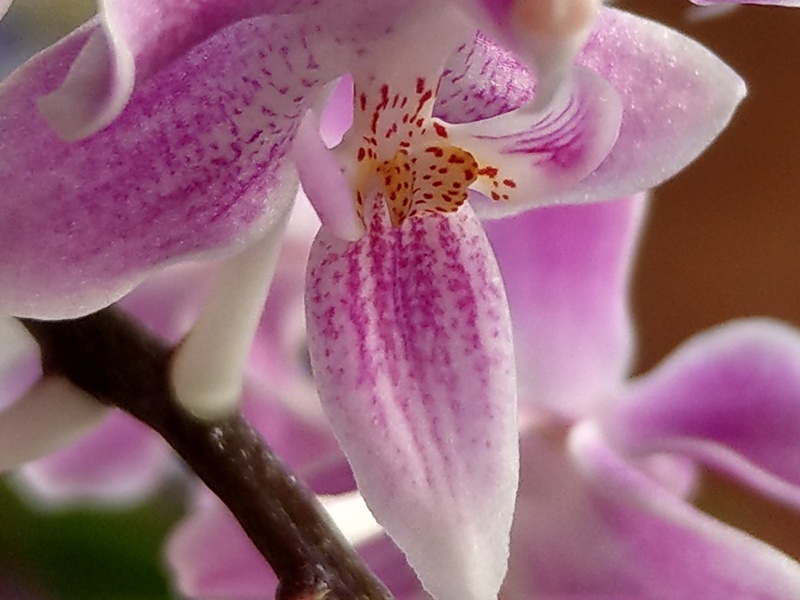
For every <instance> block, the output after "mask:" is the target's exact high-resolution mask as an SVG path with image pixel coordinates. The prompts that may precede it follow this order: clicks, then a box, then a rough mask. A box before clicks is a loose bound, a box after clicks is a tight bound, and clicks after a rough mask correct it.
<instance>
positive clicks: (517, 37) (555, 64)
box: [462, 0, 601, 108]
mask: <svg viewBox="0 0 800 600" xmlns="http://www.w3.org/2000/svg"><path fill="white" fill-rule="evenodd" d="M462 3H463V4H466V5H467V6H470V5H477V6H479V7H481V8H482V9H483V12H484V15H481V16H488V17H489V18H488V20H487V19H484V21H485V23H484V24H483V25H482V28H483V29H484V30H488V31H490V32H491V33H492V34H497V35H498V36H499V38H498V39H499V40H501V41H502V43H503V45H504V46H507V47H508V48H511V49H513V50H514V51H515V52H516V54H517V55H518V56H519V57H520V58H522V60H524V61H525V63H526V64H527V65H528V66H530V67H531V68H532V69H533V70H534V71H535V72H536V76H537V79H538V80H539V82H540V85H539V88H538V90H537V98H536V101H535V104H536V106H538V107H539V108H542V107H545V106H547V105H549V104H550V102H551V101H552V99H553V96H554V95H555V94H556V93H557V92H558V90H559V88H561V87H562V86H563V85H564V84H565V83H566V82H567V81H568V79H569V74H570V71H571V69H572V65H573V63H574V60H575V56H576V55H577V54H578V51H579V50H580V48H581V46H582V45H583V42H585V41H586V35H587V34H588V32H589V31H590V29H591V26H592V23H593V21H594V19H595V17H596V14H597V9H598V6H599V5H600V4H601V1H600V0H537V1H536V2H526V1H514V0H462Z"/></svg>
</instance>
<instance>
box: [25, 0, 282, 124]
mask: <svg viewBox="0 0 800 600" xmlns="http://www.w3.org/2000/svg"><path fill="white" fill-rule="evenodd" d="M98 4H99V13H100V23H101V25H102V27H101V28H98V29H96V30H95V31H94V33H93V34H92V36H91V38H90V39H89V41H88V42H87V44H86V45H85V46H84V47H83V49H82V50H81V52H80V54H79V55H78V56H77V57H76V59H75V61H74V62H73V64H72V66H71V67H70V70H69V73H68V75H67V78H66V80H65V81H64V83H63V84H62V85H61V87H59V88H58V90H56V91H55V92H54V93H52V94H50V95H48V96H45V97H44V98H43V99H42V101H41V104H40V107H41V109H42V111H43V112H44V114H45V115H46V116H47V118H48V120H49V121H50V123H51V125H52V126H53V127H54V128H55V129H56V130H57V131H58V132H59V134H60V135H61V136H62V137H64V138H65V139H71V140H75V139H80V138H83V137H86V136H88V135H91V134H93V133H96V132H97V131H99V130H100V129H102V128H103V127H105V126H107V125H108V124H109V123H111V121H113V120H114V119H115V118H116V117H117V116H118V115H119V114H120V112H121V111H122V110H123V108H124V107H125V105H126V104H127V102H128V100H129V99H130V97H131V94H132V93H133V90H134V86H135V85H141V84H142V83H143V82H146V81H147V80H148V79H150V78H151V77H152V76H153V75H154V74H155V73H157V72H158V71H159V70H160V69H161V68H163V67H164V66H165V65H168V64H169V63H170V62H172V61H173V60H175V59H176V58H178V57H180V56H182V55H183V54H185V53H187V52H189V51H191V50H192V49H193V48H194V47H195V46H198V45H199V44H201V43H202V42H203V41H205V40H206V39H208V38H209V37H211V36H212V35H213V34H215V33H217V32H219V31H220V30H221V29H223V28H225V27H226V26H228V25H231V24H232V23H235V22H236V21H239V20H242V19H247V18H249V17H253V16H255V15H258V14H260V13H264V12H269V8H270V7H269V4H271V3H268V2H256V1H250V2H228V1H226V0H201V1H196V2H179V1H176V0H170V1H166V2H165V1H164V0H139V1H137V2H132V3H131V2H116V1H112V0H102V1H101V2H99V3H98ZM272 4H274V3H272ZM292 4H295V3H292Z"/></svg>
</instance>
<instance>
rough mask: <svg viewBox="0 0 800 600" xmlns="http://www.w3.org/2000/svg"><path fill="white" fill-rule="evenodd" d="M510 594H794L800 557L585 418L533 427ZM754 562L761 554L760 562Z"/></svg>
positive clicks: (583, 597) (751, 598)
mask: <svg viewBox="0 0 800 600" xmlns="http://www.w3.org/2000/svg"><path fill="white" fill-rule="evenodd" d="M520 460H521V467H522V478H521V481H520V495H519V500H518V503H517V512H516V514H515V521H514V529H513V531H512V538H511V544H512V546H511V562H510V565H509V575H508V578H507V580H506V582H505V585H504V587H503V594H504V595H503V597H507V598H520V599H521V598H537V599H539V598H541V599H542V600H566V599H569V600H600V599H603V600H605V599H613V600H672V599H678V598H681V599H683V598H687V599H688V598H702V599H703V600H728V599H731V600H755V599H758V600H767V599H769V600H777V599H784V600H789V599H790V598H794V597H795V596H796V592H797V589H798V583H800V569H798V565H797V564H796V563H794V562H793V561H792V560H790V559H789V558H788V557H786V556H785V555H783V554H781V553H780V552H778V551H777V550H775V549H774V548H771V547H769V546H768V545H766V544H764V543H762V542H760V541H758V540H756V539H754V538H752V537H750V536H748V535H747V534H745V533H742V532H740V531H737V530H735V529H733V528H731V527H729V526H727V525H725V524H723V523H720V522H718V521H716V520H714V519H712V518H710V517H708V516H706V515H704V514H702V513H701V512H699V511H697V510H695V509H694V508H693V507H691V505H689V504H687V503H686V502H685V501H684V500H683V499H682V498H681V497H680V496H678V495H675V494H674V493H673V492H672V491H671V490H670V489H669V488H665V487H663V486H662V485H661V483H660V482H657V481H655V480H653V479H651V478H649V477H648V476H647V475H645V474H644V473H643V472H641V471H637V470H636V469H635V468H634V467H633V466H632V465H631V464H629V463H626V462H625V461H623V460H622V459H621V458H620V457H619V456H617V455H615V454H614V453H613V451H611V450H610V448H609V447H608V446H607V445H606V443H605V442H604V441H603V440H602V439H600V437H599V435H598V433H597V430H596V428H595V426H594V425H593V424H592V423H588V422H587V423H584V424H583V425H580V426H579V427H578V428H577V429H575V430H573V432H572V433H571V434H569V436H568V437H567V439H566V445H565V440H564V439H563V438H554V437H552V436H544V435H540V434H539V432H537V431H527V432H525V433H524V434H523V437H522V440H521V456H520ZM751 561H752V563H751Z"/></svg>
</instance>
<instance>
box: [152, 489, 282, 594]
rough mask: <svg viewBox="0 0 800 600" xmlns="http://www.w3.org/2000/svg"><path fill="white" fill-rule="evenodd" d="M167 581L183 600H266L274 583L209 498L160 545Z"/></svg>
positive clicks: (250, 547) (258, 557)
mask: <svg viewBox="0 0 800 600" xmlns="http://www.w3.org/2000/svg"><path fill="white" fill-rule="evenodd" d="M166 557H167V564H168V565H169V567H170V570H171V572H172V580H173V582H175V585H176V586H177V588H178V590H179V591H180V593H181V594H182V595H183V596H185V597H186V598H272V597H273V596H274V595H275V590H276V589H277V587H278V580H277V578H276V577H275V575H274V574H273V573H272V571H271V570H270V568H269V566H268V565H267V563H266V561H265V560H264V557H262V556H261V554H259V553H258V551H257V550H256V549H255V548H254V547H253V543H252V542H251V541H250V540H249V538H248V537H247V536H246V535H245V533H244V532H243V531H242V528H241V526H240V525H239V523H237V522H236V519H234V518H233V516H232V515H231V514H230V512H228V510H227V508H225V507H224V506H223V505H222V503H220V502H219V500H217V499H216V498H215V497H213V496H211V494H210V493H204V494H200V495H199V500H198V504H197V506H196V507H195V509H194V510H193V511H192V512H191V513H190V515H189V516H188V517H186V518H185V519H184V520H183V521H182V522H181V523H180V525H179V526H178V527H177V528H176V529H175V530H174V531H173V532H172V534H171V535H170V538H169V540H168V541H167V544H166Z"/></svg>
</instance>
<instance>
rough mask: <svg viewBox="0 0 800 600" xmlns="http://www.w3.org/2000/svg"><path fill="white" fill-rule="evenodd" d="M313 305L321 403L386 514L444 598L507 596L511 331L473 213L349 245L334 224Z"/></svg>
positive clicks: (319, 243)
mask: <svg viewBox="0 0 800 600" xmlns="http://www.w3.org/2000/svg"><path fill="white" fill-rule="evenodd" d="M306 310H307V315H308V316H307V320H308V327H309V347H310V350H311V360H312V365H313V368H314V373H315V376H316V381H317V384H318V386H319V390H320V397H321V399H322V402H323V406H324V408H325V409H326V413H327V414H328V417H329V419H330V421H331V424H332V426H333V429H334V431H335V433H336V435H337V437H338V439H339V442H340V444H341V445H342V447H343V449H344V451H345V453H346V454H347V456H348V459H349V460H350V463H351V464H352V466H353V470H354V473H355V476H356V480H357V481H358V484H359V490H360V491H361V493H362V494H363V495H364V498H365V499H366V501H367V504H368V505H369V506H370V509H371V510H372V512H373V514H374V515H375V517H376V518H377V520H378V521H379V522H380V523H381V524H382V525H383V526H384V527H385V528H386V530H387V531H388V533H389V534H390V535H391V536H392V537H393V538H394V539H395V541H396V542H397V543H398V545H399V546H400V547H401V548H402V549H403V551H404V552H406V554H407V555H408V558H409V562H410V563H411V565H412V566H413V567H414V568H415V570H416V571H417V574H418V575H419V576H420V578H421V579H422V581H423V584H424V585H425V587H426V588H427V589H428V591H429V592H430V593H431V594H432V595H433V596H435V597H437V598H439V599H440V600H448V599H453V600H455V599H459V600H466V599H469V598H474V599H476V600H477V599H481V600H485V599H486V598H490V597H494V596H495V595H496V594H497V591H498V588H499V586H500V583H501V581H502V578H503V574H504V571H505V562H506V559H507V550H508V548H507V544H508V537H507V536H508V532H509V529H510V525H511V513H512V510H513V503H514V495H515V489H516V479H517V440H516V438H517V433H516V402H515V396H516V392H515V380H514V373H513V355H512V349H511V338H510V327H509V325H510V323H509V319H508V312H507V311H508V309H507V304H506V299H505V293H504V291H503V288H502V283H501V281H500V274H499V272H498V270H497V265H496V263H495V261H494V258H493V257H492V255H491V251H490V249H489V246H488V243H487V241H486V238H485V236H484V233H483V231H482V229H481V227H480V225H479V223H478V221H477V220H476V219H475V217H474V215H472V214H471V211H469V209H468V207H462V209H461V210H460V211H459V212H457V213H452V214H450V215H447V216H444V215H424V216H421V217H412V218H410V219H408V220H407V221H405V222H404V223H403V224H402V225H401V226H399V227H396V228H392V227H391V226H390V225H389V223H388V215H384V214H382V213H381V212H380V211H375V212H374V214H373V218H372V219H371V220H370V223H369V226H368V233H367V234H366V235H365V237H364V238H362V239H361V240H359V241H358V242H356V243H349V242H344V241H342V240H340V239H338V238H335V237H334V236H333V235H331V234H330V233H328V232H327V231H326V230H325V229H324V228H323V229H322V230H321V231H320V233H319V235H318V236H317V239H316V240H315V242H314V245H313V246H312V250H311V257H310V259H309V272H308V284H307V293H306Z"/></svg>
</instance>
